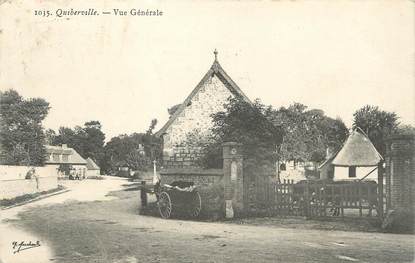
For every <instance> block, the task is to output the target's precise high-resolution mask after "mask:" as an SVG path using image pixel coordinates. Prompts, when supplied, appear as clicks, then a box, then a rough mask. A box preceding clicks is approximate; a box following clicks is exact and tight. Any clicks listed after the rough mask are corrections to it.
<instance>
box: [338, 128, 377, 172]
mask: <svg viewBox="0 0 415 263" xmlns="http://www.w3.org/2000/svg"><path fill="white" fill-rule="evenodd" d="M359 130H360V132H359ZM381 160H383V158H382V156H381V155H380V153H379V152H378V151H377V150H376V148H375V146H374V145H373V144H372V142H371V141H370V139H369V137H367V135H366V134H364V132H363V131H362V130H361V129H360V128H357V129H356V130H353V131H352V132H351V133H350V135H349V137H348V138H347V140H346V143H345V144H344V145H343V147H342V149H341V150H340V151H339V152H338V153H337V155H336V157H335V158H334V159H333V161H332V164H333V165H335V166H346V167H347V166H360V167H366V166H376V165H378V163H379V162H380V161H381Z"/></svg>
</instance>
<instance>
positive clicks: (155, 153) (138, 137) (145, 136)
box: [102, 119, 161, 173]
mask: <svg viewBox="0 0 415 263" xmlns="http://www.w3.org/2000/svg"><path fill="white" fill-rule="evenodd" d="M156 125H157V120H156V119H154V120H152V121H151V124H150V126H149V128H148V130H147V131H146V133H133V134H131V135H126V134H123V135H119V136H116V137H113V138H111V140H110V141H109V142H108V143H107V144H106V145H105V148H104V152H105V158H104V159H105V160H104V162H103V167H102V168H103V169H104V170H105V171H106V172H107V173H111V172H115V171H116V169H117V167H121V166H123V167H128V168H129V169H131V170H141V171H145V170H148V169H149V168H150V167H151V166H152V161H153V160H159V159H160V157H161V141H160V139H159V138H156V137H155V136H154V135H153V130H154V128H155V126H156Z"/></svg>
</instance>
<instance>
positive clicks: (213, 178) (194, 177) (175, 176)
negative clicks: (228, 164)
mask: <svg viewBox="0 0 415 263" xmlns="http://www.w3.org/2000/svg"><path fill="white" fill-rule="evenodd" d="M222 178H223V170H222V169H206V170H205V169H166V170H162V171H160V179H161V183H162V184H171V183H172V182H174V181H186V182H194V183H195V185H196V186H210V185H213V184H216V183H221V182H222Z"/></svg>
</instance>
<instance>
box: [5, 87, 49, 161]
mask: <svg viewBox="0 0 415 263" xmlns="http://www.w3.org/2000/svg"><path fill="white" fill-rule="evenodd" d="M49 109H50V108H49V103H48V102H46V101H45V100H44V99H42V98H30V99H24V98H23V97H22V96H20V95H19V94H18V93H17V92H16V91H15V90H8V91H5V92H0V145H1V147H0V148H1V150H2V151H3V154H2V155H3V156H4V158H3V159H4V160H3V161H4V162H5V163H6V164H10V165H39V166H40V165H43V164H44V161H45V157H46V149H45V147H44V144H45V134H44V131H43V126H42V121H43V120H44V119H45V118H46V116H47V114H48V112H49Z"/></svg>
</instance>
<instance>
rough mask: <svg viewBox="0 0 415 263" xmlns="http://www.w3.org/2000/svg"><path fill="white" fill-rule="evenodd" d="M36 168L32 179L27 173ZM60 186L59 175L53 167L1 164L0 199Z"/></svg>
mask: <svg viewBox="0 0 415 263" xmlns="http://www.w3.org/2000/svg"><path fill="white" fill-rule="evenodd" d="M31 169H34V174H33V176H32V178H31V179H25V177H26V174H27V172H28V171H30V170H31ZM57 187H58V176H57V174H56V171H55V169H53V168H51V167H30V166H8V165H0V200H2V199H12V198H15V197H18V196H22V195H26V194H34V193H38V192H43V191H48V190H51V189H54V188H57Z"/></svg>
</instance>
